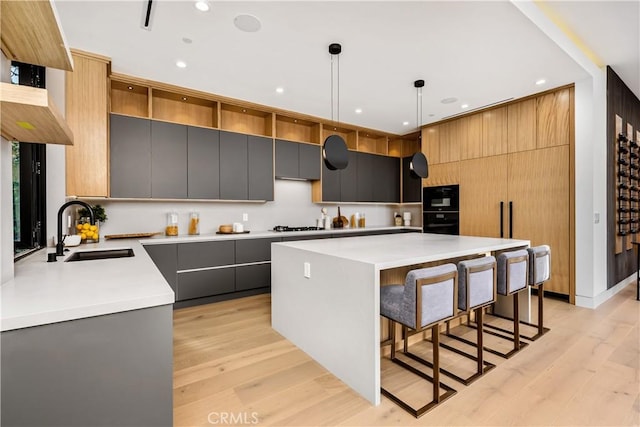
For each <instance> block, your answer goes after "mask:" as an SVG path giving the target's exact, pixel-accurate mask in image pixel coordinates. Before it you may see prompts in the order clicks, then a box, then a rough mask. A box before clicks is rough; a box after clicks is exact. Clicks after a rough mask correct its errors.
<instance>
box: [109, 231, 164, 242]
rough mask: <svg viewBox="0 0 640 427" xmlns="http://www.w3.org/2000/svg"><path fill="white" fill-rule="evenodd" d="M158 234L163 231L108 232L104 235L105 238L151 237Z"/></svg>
mask: <svg viewBox="0 0 640 427" xmlns="http://www.w3.org/2000/svg"><path fill="white" fill-rule="evenodd" d="M158 234H162V232H161V231H156V232H155V233H128V234H107V235H105V236H104V238H105V239H107V240H109V239H138V238H141V237H151V236H157V235H158Z"/></svg>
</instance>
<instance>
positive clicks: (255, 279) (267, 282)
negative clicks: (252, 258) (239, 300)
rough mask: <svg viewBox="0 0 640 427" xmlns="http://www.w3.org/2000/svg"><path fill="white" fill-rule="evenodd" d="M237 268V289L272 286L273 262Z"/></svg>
mask: <svg viewBox="0 0 640 427" xmlns="http://www.w3.org/2000/svg"><path fill="white" fill-rule="evenodd" d="M235 270H236V291H247V290H249V289H258V288H268V287H270V286H271V263H266V264H255V265H243V266H238V267H236V268H235Z"/></svg>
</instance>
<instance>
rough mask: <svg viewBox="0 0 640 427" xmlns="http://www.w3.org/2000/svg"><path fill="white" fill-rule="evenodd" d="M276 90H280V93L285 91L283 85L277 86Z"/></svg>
mask: <svg viewBox="0 0 640 427" xmlns="http://www.w3.org/2000/svg"><path fill="white" fill-rule="evenodd" d="M276 92H278V93H283V92H284V88H282V87H277V88H276Z"/></svg>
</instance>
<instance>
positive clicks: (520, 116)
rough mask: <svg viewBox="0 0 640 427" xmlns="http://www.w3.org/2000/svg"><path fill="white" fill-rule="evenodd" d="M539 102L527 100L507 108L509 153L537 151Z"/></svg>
mask: <svg viewBox="0 0 640 427" xmlns="http://www.w3.org/2000/svg"><path fill="white" fill-rule="evenodd" d="M536 111H537V100H536V99H535V98H533V99H527V100H526V101H520V102H517V103H515V104H511V105H509V106H508V107H507V116H508V119H507V122H508V124H507V139H508V140H509V147H508V148H509V153H515V152H518V151H527V150H535V149H536V135H537V134H538V129H537V124H536Z"/></svg>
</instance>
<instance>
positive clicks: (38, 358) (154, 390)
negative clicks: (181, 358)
mask: <svg viewBox="0 0 640 427" xmlns="http://www.w3.org/2000/svg"><path fill="white" fill-rule="evenodd" d="M172 330H173V310H172V306H171V304H168V305H163V306H158V307H152V308H147V309H141V310H133V311H127V312H123V313H116V314H109V315H104V316H96V317H89V318H85V319H78V320H72V321H67V322H60V323H53V324H47V325H43V326H35V327H31V328H24V329H16V330H12V331H7V332H2V334H1V335H0V339H1V346H2V362H1V365H2V366H1V368H2V380H1V381H2V382H1V387H2V400H1V405H2V406H1V411H0V424H1V425H6V426H14V425H19V426H45V425H58V426H132V425H136V426H171V425H172V424H173V333H172Z"/></svg>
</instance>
